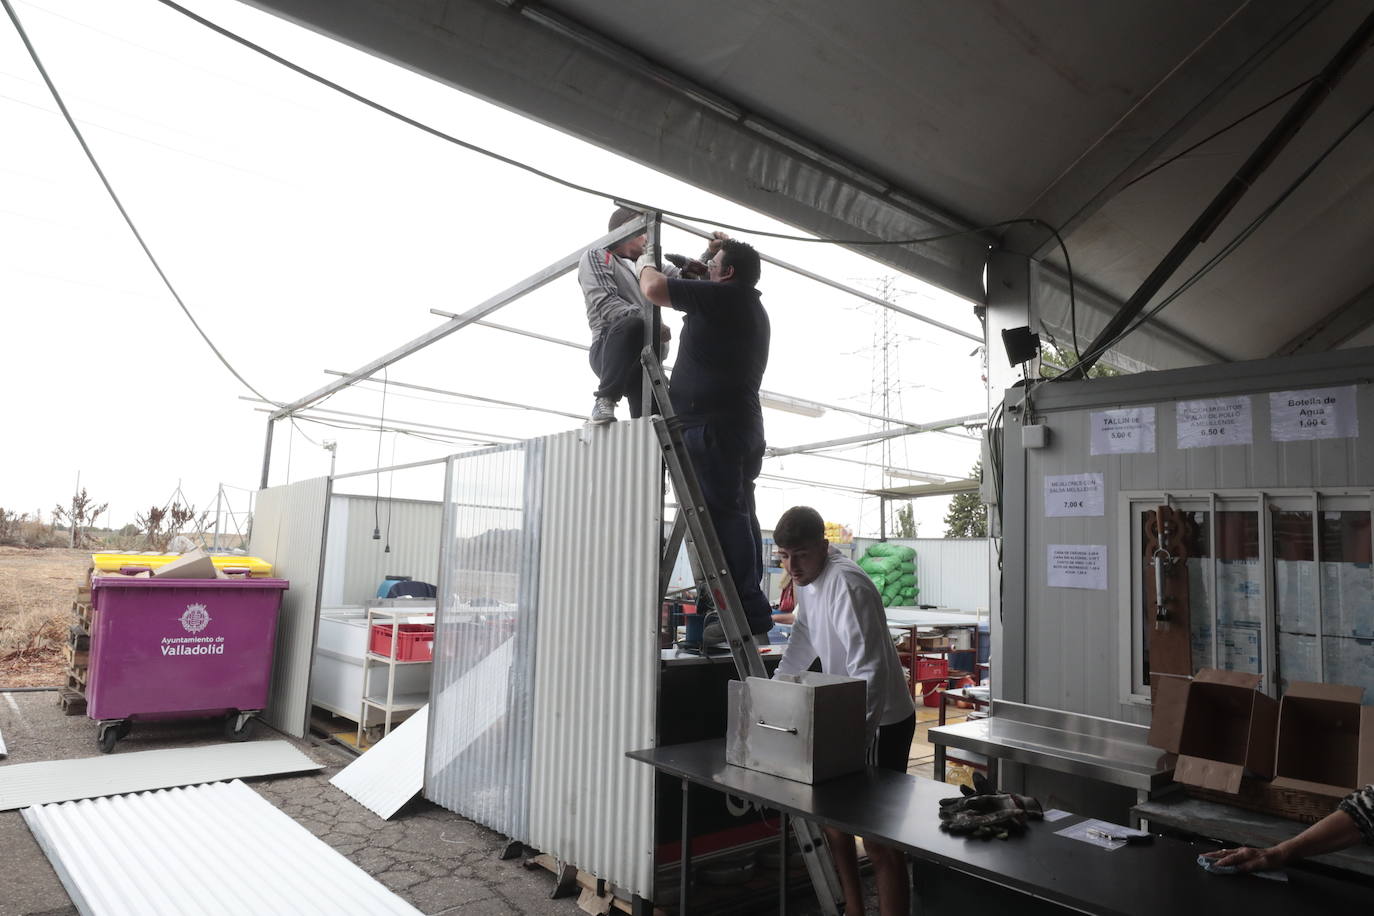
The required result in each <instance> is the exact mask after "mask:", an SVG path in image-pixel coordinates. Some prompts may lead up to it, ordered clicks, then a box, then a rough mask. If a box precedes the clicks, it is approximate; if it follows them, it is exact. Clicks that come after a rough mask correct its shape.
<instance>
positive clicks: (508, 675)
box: [425, 440, 544, 841]
mask: <svg viewBox="0 0 1374 916" xmlns="http://www.w3.org/2000/svg"><path fill="white" fill-rule="evenodd" d="M543 458H544V442H543V441H542V440H534V441H531V442H526V443H521V444H519V445H515V446H503V447H501V448H497V449H491V450H487V451H482V452H476V453H471V454H467V455H461V456H455V457H454V458H452V459H450V466H449V485H448V491H449V498H448V505H447V507H446V516H445V520H444V530H445V532H446V535H445V538H444V555H443V559H442V569H443V573H442V575H441V591H440V593H441V595H443V596H444V597H443V600H442V601H441V602H440V607H439V610H438V615H437V620H436V632H435V642H434V675H433V681H432V697H433V699H432V702H431V705H432V706H433V719H434V727H433V728H432V729H431V730H430V741H429V748H428V751H427V759H426V767H425V793H426V797H428V798H429V799H430V800H432V801H434V802H436V803H438V804H441V805H443V806H444V807H446V808H448V809H450V810H452V811H456V812H458V813H459V814H462V815H464V816H465V817H468V818H471V819H472V820H475V821H477V822H478V823H481V824H484V825H486V826H488V827H490V828H492V829H493V830H496V831H498V832H500V833H503V834H505V835H506V836H508V837H510V838H512V839H516V840H521V841H528V840H529V808H530V803H529V785H530V764H531V753H530V745H531V740H532V739H531V732H532V729H533V718H534V712H533V710H534V647H535V644H536V633H537V626H538V622H539V595H540V579H539V551H540V529H541V524H542V509H541V502H542V498H543V487H542V480H543V476H542V475H543V463H544V461H543Z"/></svg>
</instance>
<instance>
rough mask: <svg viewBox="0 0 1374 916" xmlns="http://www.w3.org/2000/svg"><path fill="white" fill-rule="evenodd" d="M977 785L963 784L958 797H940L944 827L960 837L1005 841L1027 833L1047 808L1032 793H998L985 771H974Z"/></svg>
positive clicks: (941, 825)
mask: <svg viewBox="0 0 1374 916" xmlns="http://www.w3.org/2000/svg"><path fill="white" fill-rule="evenodd" d="M973 778H974V785H975V788H973V789H970V788H969V787H968V786H960V788H959V791H961V792H962V793H963V794H962V795H960V796H959V797H958V798H942V799H940V829H941V830H944V831H947V832H949V833H952V834H955V835H956V836H968V837H976V838H978V839H983V840H990V839H992V838H994V837H996V838H997V839H999V840H1005V839H1007V837H1009V836H1012V835H1014V834H1019V833H1024V832H1025V830H1026V825H1027V823H1028V822H1029V821H1031V820H1040V818H1041V817H1043V816H1044V811H1043V809H1042V808H1041V807H1040V802H1038V801H1036V800H1035V799H1034V798H1031V797H1030V796H1029V795H1012V794H1011V793H1009V792H994V791H993V790H992V786H991V785H990V784H989V783H988V781H987V779H986V778H984V777H983V775H982V774H981V773H977V774H974V777H973Z"/></svg>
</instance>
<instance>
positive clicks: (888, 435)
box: [763, 413, 987, 458]
mask: <svg viewBox="0 0 1374 916" xmlns="http://www.w3.org/2000/svg"><path fill="white" fill-rule="evenodd" d="M986 422H987V416H986V415H984V414H981V413H975V414H969V415H968V416H965V417H954V418H953V419H950V420H936V421H935V422H934V423H921V424H916V425H910V426H904V427H902V428H901V429H884V430H879V431H877V432H871V433H860V434H859V435H857V436H845V437H844V438H843V439H828V440H826V441H825V442H812V443H809V444H807V445H791V446H787V447H786V448H770V449H766V450H765V451H764V453H763V454H764V457H765V458H778V457H780V456H782V455H800V454H802V453H804V452H814V451H818V450H819V449H823V448H833V447H834V446H837V445H856V444H859V443H863V442H881V441H883V440H884V439H898V438H901V437H902V436H914V435H916V434H917V433H931V432H937V431H939V430H942V429H949V428H950V427H952V426H963V425H964V424H965V423H986Z"/></svg>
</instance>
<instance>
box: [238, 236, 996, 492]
mask: <svg viewBox="0 0 1374 916" xmlns="http://www.w3.org/2000/svg"><path fill="white" fill-rule="evenodd" d="M663 225H669V226H672V227H674V228H676V229H680V230H682V231H684V232H687V233H690V234H692V235H696V236H699V237H701V238H705V239H708V240H709V239H710V238H711V237H712V235H711V233H710V232H708V231H706V230H703V229H700V228H698V227H696V226H693V225H692V224H690V223H686V222H683V221H681V220H678V219H674V218H671V217H665V216H663V215H662V214H659V213H655V212H646V213H644V214H643V215H641V216H638V217H635V218H634V219H632V220H630V221H629V222H627V223H626V224H624V225H623V226H620V227H619V228H617V229H615V230H613V231H611V232H608V233H606V234H605V235H603V236H601V237H600V238H598V239H595V240H594V241H592V242H590V243H588V244H587V245H584V246H581V247H579V248H578V249H576V250H575V251H573V252H572V253H570V254H567V255H564V256H563V257H561V258H559V259H558V260H556V261H554V262H552V263H551V264H548V265H546V266H545V267H544V268H542V269H541V270H538V271H536V272H535V273H533V274H531V275H529V276H528V277H526V278H525V279H523V280H521V281H520V282H518V283H516V284H514V285H512V286H510V287H509V288H507V289H506V290H504V291H502V292H500V293H498V294H496V295H495V296H492V297H490V298H489V299H487V300H485V301H484V302H482V303H480V304H479V305H477V306H475V307H473V308H472V309H469V310H468V311H466V312H460V313H455V312H446V311H443V310H441V309H430V312H431V313H432V314H435V315H438V316H440V317H442V318H446V319H448V320H447V321H446V322H445V323H444V324H442V325H440V326H439V327H437V328H433V329H431V330H429V331H426V332H425V333H424V334H421V335H420V336H418V337H416V338H414V339H412V340H410V341H408V342H406V343H404V344H401V345H400V346H398V347H396V348H395V349H393V350H391V351H390V352H388V353H386V354H384V355H382V356H379V357H377V358H376V359H374V360H372V361H370V362H368V363H367V364H366V365H364V366H361V367H359V368H358V369H355V370H353V371H352V372H344V371H341V370H337V369H327V370H325V372H326V373H327V374H329V375H333V376H337V378H336V379H335V380H334V381H332V382H330V383H329V384H327V385H324V386H323V387H321V388H319V389H316V390H315V391H313V392H311V393H310V394H307V395H305V396H303V397H301V398H298V399H296V400H294V401H291V402H289V403H277V402H268V401H263V400H261V399H258V398H250V397H247V396H244V397H242V398H241V400H245V401H250V402H253V403H258V404H268V405H270V407H271V408H272V409H271V410H270V413H269V415H268V420H267V432H266V437H265V442H264V446H263V462H262V479H261V486H262V487H263V488H266V487H267V485H268V481H269V477H270V472H271V463H272V440H273V431H274V429H275V427H276V423H277V421H279V420H283V419H291V418H293V417H300V418H301V419H312V418H315V416H316V415H317V414H328V415H330V416H337V417H343V418H347V419H349V420H352V421H354V422H372V423H378V424H380V423H381V421H380V418H378V417H374V416H370V415H367V414H361V413H353V412H349V411H339V410H332V409H328V408H323V407H319V406H316V405H318V404H319V403H320V402H321V401H323V400H325V399H326V398H328V397H330V396H331V395H333V394H335V393H337V392H339V391H342V390H344V389H346V388H348V387H351V386H353V385H356V384H359V383H362V382H365V381H369V380H371V379H372V378H373V377H374V376H375V375H376V374H377V373H378V372H381V371H382V370H383V369H386V368H387V367H389V366H391V365H392V364H394V363H396V362H398V361H400V360H402V359H404V358H406V357H407V356H410V355H412V354H415V353H418V352H419V351H421V350H423V349H425V348H426V347H428V346H430V345H431V344H434V343H437V342H438V341H440V340H443V339H444V338H445V337H448V336H449V335H450V334H452V333H454V332H455V331H459V330H461V329H462V328H465V327H467V326H469V325H480V326H482V327H487V328H492V329H495V330H500V331H505V332H509V333H513V334H519V335H522V336H527V337H532V338H536V339H539V340H543V341H546V342H548V343H552V344H557V345H560V346H567V347H574V348H577V349H581V350H587V349H589V347H587V346H586V345H585V344H580V343H576V342H574V341H570V340H563V339H561V338H557V337H552V336H549V335H545V334H539V333H536V332H534V331H526V330H524V329H521V328H514V327H510V326H508V325H502V324H497V323H495V322H491V321H487V320H486V318H487V317H488V316H490V315H492V314H493V313H495V312H497V311H498V310H500V309H502V308H504V307H505V306H507V305H510V304H512V303H513V302H515V301H517V300H519V299H520V298H521V297H523V296H525V295H526V294H528V293H531V292H534V291H535V290H537V289H539V288H541V287H543V286H546V285H547V284H549V283H550V282H552V281H554V280H556V279H558V278H559V277H561V276H563V275H564V274H566V273H569V272H570V271H572V270H575V269H576V268H577V264H578V262H579V261H580V260H581V258H582V255H583V253H584V252H585V251H586V250H587V249H588V248H600V247H609V246H613V245H616V244H619V243H620V242H623V241H624V240H626V239H628V238H632V237H633V236H634V235H636V234H639V233H641V232H645V233H647V234H648V235H649V236H650V245H651V246H652V248H651V250H657V248H658V245H657V241H658V239H659V238H660V236H661V227H662V226H663ZM760 258H761V260H764V261H767V262H768V263H769V264H772V265H774V266H777V267H781V268H783V269H784V270H787V271H789V272H791V273H795V274H797V275H798V276H801V277H805V278H807V279H809V280H813V281H815V282H817V283H821V284H824V285H826V286H829V287H831V288H833V289H836V290H839V291H841V292H844V293H847V294H848V295H851V296H855V297H857V298H859V299H863V300H864V301H866V302H869V303H872V304H874V305H878V306H881V307H883V308H886V309H890V310H892V311H895V312H897V313H899V314H901V315H904V316H906V317H908V318H912V319H914V320H917V321H921V322H925V323H927V324H930V325H932V326H934V327H937V328H940V329H941V330H944V331H948V332H949V333H952V334H956V335H958V336H960V337H965V338H968V339H969V340H974V341H977V342H978V343H980V344H981V343H982V338H981V337H979V336H978V335H977V334H973V333H971V332H968V331H963V330H960V329H959V328H955V327H953V326H951V325H948V324H945V323H943V322H940V321H938V320H936V319H934V318H930V317H928V316H925V315H921V314H919V313H917V312H913V311H911V310H909V309H906V308H903V307H901V306H900V305H897V304H896V303H894V302H891V301H889V300H887V299H884V298H882V297H881V296H876V295H874V294H872V293H869V292H866V291H864V290H861V289H857V288H855V287H853V286H849V285H847V284H844V283H840V282H838V281H835V280H831V279H829V278H827V277H824V276H821V275H820V274H817V273H814V272H812V271H809V270H807V269H805V268H803V267H800V266H798V265H795V264H791V263H789V262H787V261H783V260H780V259H778V258H773V257H770V256H767V255H762V254H761V255H760ZM659 327H660V319H659V310H658V309H657V308H654V309H650V310H649V313H648V315H647V316H646V326H645V337H644V343H645V345H646V346H649V345H651V343H652V341H655V340H657V339H658V333H659ZM388 384H390V385H396V386H399V387H405V388H413V389H416V390H421V391H426V392H429V393H432V394H441V395H445V396H449V397H456V398H464V399H468V400H476V401H482V402H484V403H489V404H496V405H498V406H506V407H516V408H522V409H526V410H534V411H538V412H541V413H549V414H555V415H558V416H564V417H568V418H571V419H580V416H579V415H576V414H572V413H569V412H567V411H562V410H556V409H553V408H549V407H542V406H537V405H530V404H519V403H516V402H513V401H501V400H498V399H495V398H489V397H485V396H481V395H474V394H468V393H464V392H457V391H448V390H444V389H439V388H432V387H429V386H424V385H416V384H413V383H408V382H392V381H388ZM641 397H643V398H645V399H646V400H645V404H646V405H647V404H648V400H647V399H648V398H649V382H648V380H647V378H646V380H645V382H644V388H643V390H642V394H641ZM760 397H761V400H763V402H764V403H765V404H766V405H768V406H772V407H775V408H777V409H780V410H787V411H791V412H796V413H802V414H805V415H814V416H819V415H821V414H822V413H824V412H825V411H827V410H830V411H836V412H840V413H845V414H849V415H852V416H857V417H863V418H865V419H870V420H877V421H879V422H882V423H884V424H888V425H889V427H891V428H888V429H883V430H876V431H871V432H867V433H860V434H857V435H852V436H845V437H842V438H838V439H830V440H825V441H822V442H812V443H805V444H802V445H795V446H784V447H772V448H769V449H768V450H767V451H766V452H765V456H766V457H770V458H771V457H781V456H784V455H800V454H808V453H819V452H821V451H822V450H824V449H829V448H835V447H842V446H847V445H862V444H865V443H869V442H878V441H883V440H887V439H894V438H899V437H902V436H908V435H915V434H918V433H923V432H938V433H943V434H946V435H951V436H957V437H959V438H971V437H970V436H968V435H966V434H965V433H963V432H960V431H958V430H959V428H966V427H967V426H969V425H971V424H975V423H979V422H981V421H983V420H984V419H985V418H984V417H983V415H981V414H973V415H968V416H962V417H954V418H950V419H947V420H937V421H934V422H931V423H910V422H908V421H906V420H902V419H898V418H895V417H889V416H884V415H881V414H874V413H869V412H866V411H861V410H856V409H854V408H851V407H843V406H839V405H835V404H824V403H820V402H818V401H813V400H811V399H809V398H798V397H795V396H793V395H787V394H781V393H778V392H770V391H764V392H760ZM259 409H260V410H263V412H268V408H259ZM306 411H309V413H307V412H306ZM648 412H652V411H651V410H650V411H648ZM387 422H388V423H389V424H390V425H389V426H388V427H387V428H389V429H394V430H398V431H399V430H402V429H404V430H406V431H410V430H412V428H414V427H420V428H422V429H423V431H424V432H426V433H429V434H437V435H440V436H444V437H446V438H450V439H453V440H454V441H455V442H466V443H471V444H473V445H478V446H490V445H495V444H499V443H501V442H503V441H504V442H509V441H513V440H512V439H511V437H509V436H504V435H499V434H495V433H486V432H480V431H476V430H468V429H453V428H450V427H443V426H437V425H435V424H430V423H423V422H419V421H393V420H388V421H387ZM861 463H863V464H868V462H861ZM813 483H814V482H813ZM858 492H863V491H858Z"/></svg>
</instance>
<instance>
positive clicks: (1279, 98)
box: [1117, 75, 1317, 194]
mask: <svg viewBox="0 0 1374 916" xmlns="http://www.w3.org/2000/svg"><path fill="white" fill-rule="evenodd" d="M1316 78H1317V77H1316V76H1315V75H1313V76H1309V77H1308V78H1307V79H1305V80H1303V81H1302V82H1301V83H1298V84H1297V85H1296V86H1294V87H1293V88H1292V89H1289V90H1288V91H1287V92H1284V93H1282V94H1280V95H1276V96H1274V97H1273V98H1272V99H1270V100H1269V101H1267V102H1265V103H1264V104H1263V105H1260V106H1259V107H1258V108H1252V109H1251V110H1250V111H1248V112H1246V113H1245V114H1243V115H1241V116H1240V117H1239V118H1236V119H1235V120H1234V121H1232V122H1231V123H1230V124H1227V125H1226V126H1225V127H1222V128H1219V129H1218V130H1215V131H1213V132H1212V133H1210V134H1208V135H1207V136H1205V137H1203V138H1202V139H1201V140H1199V141H1198V142H1196V143H1194V144H1193V145H1192V146H1190V147H1188V148H1187V149H1185V150H1183V151H1181V152H1179V153H1176V154H1174V155H1172V156H1170V157H1169V158H1168V159H1165V160H1164V161H1163V162H1161V163H1159V165H1156V166H1153V167H1152V168H1149V169H1147V170H1145V171H1143V172H1141V173H1140V174H1139V175H1137V176H1135V177H1134V178H1132V179H1131V180H1130V181H1128V182H1126V183H1125V184H1123V185H1122V186H1121V191H1124V190H1126V189H1127V188H1129V187H1130V186H1131V185H1133V184H1135V183H1136V182H1139V181H1144V180H1145V179H1146V178H1149V177H1150V176H1151V175H1153V174H1154V173H1155V172H1158V171H1159V170H1160V169H1162V168H1164V167H1165V166H1167V165H1171V164H1173V163H1175V162H1177V161H1178V160H1180V159H1182V158H1183V157H1184V156H1186V155H1188V154H1189V153H1191V152H1193V151H1194V150H1196V149H1198V148H1199V147H1202V146H1205V145H1207V144H1208V143H1211V142H1212V141H1213V140H1215V139H1216V138H1217V137H1220V136H1221V135H1222V134H1224V133H1227V132H1228V131H1230V130H1232V129H1234V128H1236V127H1239V126H1240V125H1242V124H1244V123H1245V122H1246V121H1248V120H1250V119H1251V118H1253V117H1254V116H1255V115H1257V114H1259V113H1260V112H1261V111H1264V110H1265V109H1266V108H1268V107H1270V106H1271V105H1276V104H1278V103H1279V102H1282V101H1283V100H1284V99H1286V98H1288V97H1289V96H1290V95H1292V94H1293V93H1295V92H1297V91H1298V90H1299V89H1302V88H1303V87H1304V86H1306V85H1307V84H1308V83H1310V82H1312V81H1313V80H1314V79H1316ZM1121 191H1118V192H1117V193H1118V194H1119V193H1121Z"/></svg>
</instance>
